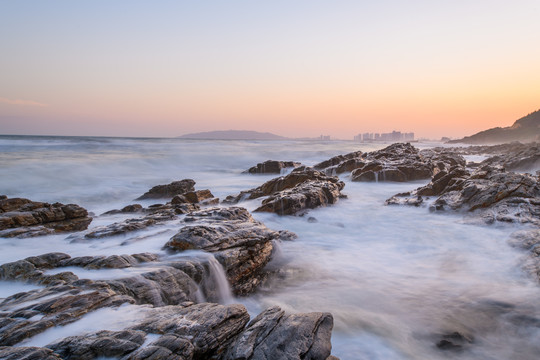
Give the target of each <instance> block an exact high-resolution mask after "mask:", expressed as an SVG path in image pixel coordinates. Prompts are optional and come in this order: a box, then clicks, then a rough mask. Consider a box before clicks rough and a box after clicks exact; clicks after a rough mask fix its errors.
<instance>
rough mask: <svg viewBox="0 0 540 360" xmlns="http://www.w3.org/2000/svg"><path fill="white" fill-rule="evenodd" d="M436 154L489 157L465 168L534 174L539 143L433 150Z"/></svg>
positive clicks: (539, 164)
mask: <svg viewBox="0 0 540 360" xmlns="http://www.w3.org/2000/svg"><path fill="white" fill-rule="evenodd" d="M432 150H433V151H437V152H445V153H447V152H452V153H457V154H462V155H484V156H488V155H491V156H489V157H488V158H486V159H485V160H483V161H482V162H481V163H480V164H471V163H468V164H467V166H468V167H471V165H473V166H484V165H491V166H502V167H504V168H505V169H506V170H509V171H516V172H535V171H537V170H539V169H540V143H538V142H535V143H528V144H522V143H520V142H511V143H506V144H500V145H482V146H469V147H454V148H434V149H432Z"/></svg>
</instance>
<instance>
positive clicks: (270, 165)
mask: <svg viewBox="0 0 540 360" xmlns="http://www.w3.org/2000/svg"><path fill="white" fill-rule="evenodd" d="M300 165H301V164H300V163H299V162H294V161H276V160H267V161H265V162H263V163H258V164H257V165H255V166H253V167H250V168H249V169H248V170H246V171H244V173H249V174H281V170H282V169H287V168H296V167H299V166H300Z"/></svg>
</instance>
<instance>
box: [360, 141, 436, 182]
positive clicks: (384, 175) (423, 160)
mask: <svg viewBox="0 0 540 360" xmlns="http://www.w3.org/2000/svg"><path fill="white" fill-rule="evenodd" d="M430 155H431V156H424V155H422V154H421V153H420V151H419V150H418V149H417V148H415V147H414V146H412V145H411V144H401V143H398V144H392V145H390V146H388V147H386V148H384V149H382V150H378V151H374V152H371V153H368V154H366V155H365V156H364V162H362V163H359V164H360V165H361V167H358V168H357V169H355V170H353V171H352V173H351V179H352V181H396V182H405V181H412V180H421V179H429V178H430V177H431V176H432V175H433V173H434V172H435V169H438V166H437V165H436V164H435V161H434V156H433V154H430ZM438 160H440V159H438Z"/></svg>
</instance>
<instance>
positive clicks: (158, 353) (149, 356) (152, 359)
mask: <svg viewBox="0 0 540 360" xmlns="http://www.w3.org/2000/svg"><path fill="white" fill-rule="evenodd" d="M194 353H195V347H194V346H193V344H191V342H190V341H189V340H188V339H186V338H184V337H182V336H178V335H175V334H165V335H163V336H160V337H159V338H158V339H157V340H156V341H154V342H152V343H150V344H149V345H148V346H146V347H144V348H141V349H140V350H137V351H136V352H134V353H133V354H130V355H129V357H128V358H127V360H161V359H168V360H191V359H193V354H194Z"/></svg>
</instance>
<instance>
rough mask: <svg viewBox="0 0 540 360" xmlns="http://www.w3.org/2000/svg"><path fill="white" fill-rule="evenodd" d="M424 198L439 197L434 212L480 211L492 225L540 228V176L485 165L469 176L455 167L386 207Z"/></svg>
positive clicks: (388, 202) (390, 202)
mask: <svg viewBox="0 0 540 360" xmlns="http://www.w3.org/2000/svg"><path fill="white" fill-rule="evenodd" d="M424 196H427V197H429V196H437V197H438V198H437V199H436V200H435V201H434V203H433V205H432V207H431V209H432V210H444V209H447V208H449V209H452V210H458V209H462V210H465V211H469V212H474V211H476V212H475V213H476V214H478V215H480V216H481V217H482V218H483V219H484V221H486V222H488V223H492V222H494V221H504V222H519V223H533V224H537V225H538V224H540V187H539V186H538V176H532V175H530V174H519V173H512V172H506V171H505V170H504V168H502V167H494V166H489V165H484V166H482V167H479V168H477V169H475V170H474V171H472V172H469V171H468V170H467V169H465V168H463V167H460V166H455V167H453V168H450V169H449V170H448V171H440V172H439V173H437V174H436V175H435V176H434V177H433V178H432V180H431V182H430V183H429V184H427V185H426V186H423V187H420V188H418V189H416V190H414V191H413V192H411V193H406V194H399V195H396V196H394V197H392V198H390V199H388V200H387V202H386V203H387V204H404V203H408V202H410V201H411V199H419V197H424ZM415 201H417V200H415ZM415 205H416V204H415Z"/></svg>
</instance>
